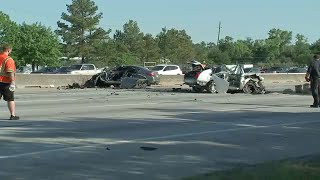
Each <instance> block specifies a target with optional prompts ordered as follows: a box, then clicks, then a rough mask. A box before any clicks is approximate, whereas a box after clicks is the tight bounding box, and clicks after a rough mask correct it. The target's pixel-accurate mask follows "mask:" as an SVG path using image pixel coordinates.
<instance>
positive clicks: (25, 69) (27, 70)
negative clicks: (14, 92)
mask: <svg viewBox="0 0 320 180" xmlns="http://www.w3.org/2000/svg"><path fill="white" fill-rule="evenodd" d="M31 72H32V68H31V67H27V66H22V67H19V68H18V69H17V73H21V74H31Z"/></svg>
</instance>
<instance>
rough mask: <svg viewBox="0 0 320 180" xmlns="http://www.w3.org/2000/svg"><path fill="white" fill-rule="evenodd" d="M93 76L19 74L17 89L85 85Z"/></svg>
mask: <svg viewBox="0 0 320 180" xmlns="http://www.w3.org/2000/svg"><path fill="white" fill-rule="evenodd" d="M91 77H92V76H87V75H65V74H17V83H16V84H17V87H18V88H25V87H49V86H51V87H52V86H53V87H58V86H67V85H68V84H70V85H71V84H73V83H79V84H84V83H85V82H86V81H87V80H89V79H90V78H91Z"/></svg>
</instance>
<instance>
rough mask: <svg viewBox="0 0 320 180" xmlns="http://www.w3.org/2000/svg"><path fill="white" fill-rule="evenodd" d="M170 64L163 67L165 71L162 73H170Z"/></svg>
mask: <svg viewBox="0 0 320 180" xmlns="http://www.w3.org/2000/svg"><path fill="white" fill-rule="evenodd" d="M170 69H171V68H170V66H166V67H165V68H164V69H163V72H162V75H170Z"/></svg>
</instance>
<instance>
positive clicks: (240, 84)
mask: <svg viewBox="0 0 320 180" xmlns="http://www.w3.org/2000/svg"><path fill="white" fill-rule="evenodd" d="M192 67H193V70H192V71H190V72H188V73H186V74H185V76H184V84H186V85H188V86H190V87H192V89H193V90H194V91H195V92H198V93H200V92H203V91H204V90H206V91H207V92H209V93H217V92H219V93H221V92H227V91H235V90H236V91H242V92H244V93H248V94H261V93H265V87H264V86H263V83H262V81H263V78H262V77H261V76H259V75H257V74H247V73H245V72H244V70H243V68H242V66H241V65H237V66H236V67H235V68H234V69H232V70H230V69H228V68H227V67H226V66H225V65H221V66H217V67H214V68H210V69H205V68H204V67H203V65H201V63H199V62H197V61H194V62H192Z"/></svg>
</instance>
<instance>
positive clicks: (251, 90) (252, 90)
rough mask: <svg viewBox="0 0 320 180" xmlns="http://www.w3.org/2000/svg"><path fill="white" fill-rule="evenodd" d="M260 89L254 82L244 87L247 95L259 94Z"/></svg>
mask: <svg viewBox="0 0 320 180" xmlns="http://www.w3.org/2000/svg"><path fill="white" fill-rule="evenodd" d="M257 89H258V87H257V86H256V84H255V83H254V82H253V81H249V82H247V84H245V85H244V87H243V92H244V93H245V94H254V93H256V92H257Z"/></svg>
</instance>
